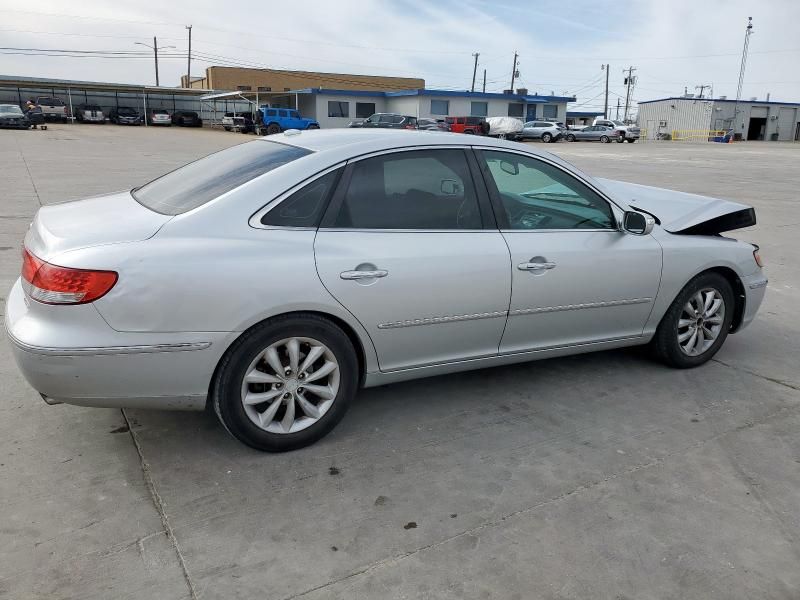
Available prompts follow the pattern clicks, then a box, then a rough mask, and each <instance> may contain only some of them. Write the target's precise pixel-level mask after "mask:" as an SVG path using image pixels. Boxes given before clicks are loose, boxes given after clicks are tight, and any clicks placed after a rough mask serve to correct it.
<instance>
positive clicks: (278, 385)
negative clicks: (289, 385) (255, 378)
mask: <svg viewBox="0 0 800 600" xmlns="http://www.w3.org/2000/svg"><path fill="white" fill-rule="evenodd" d="M282 387H283V384H282V383H281V382H280V381H279V382H278V383H276V384H275V389H276V390H279V389H281V388H282Z"/></svg>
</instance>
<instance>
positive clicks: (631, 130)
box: [593, 117, 641, 144]
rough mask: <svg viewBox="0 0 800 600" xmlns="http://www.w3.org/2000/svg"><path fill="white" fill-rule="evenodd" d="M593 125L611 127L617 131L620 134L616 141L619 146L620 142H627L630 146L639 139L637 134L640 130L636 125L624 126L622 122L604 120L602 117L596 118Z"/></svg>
mask: <svg viewBox="0 0 800 600" xmlns="http://www.w3.org/2000/svg"><path fill="white" fill-rule="evenodd" d="M593 125H605V126H606V127H613V128H614V129H615V130H616V131H619V132H620V133H619V137H618V138H617V141H618V142H619V143H620V144H621V143H622V142H629V143H631V144H632V143H633V142H635V141H636V140H638V139H639V134H640V133H641V130H640V129H639V128H638V127H637V126H636V125H626V124H625V123H624V122H623V121H614V120H612V119H604V118H603V117H597V118H596V119H595V120H594V123H593Z"/></svg>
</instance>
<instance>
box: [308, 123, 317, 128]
mask: <svg viewBox="0 0 800 600" xmlns="http://www.w3.org/2000/svg"><path fill="white" fill-rule="evenodd" d="M308 128H309V129H319V125H314V124H313V123H312V124H311V125H309V126H308Z"/></svg>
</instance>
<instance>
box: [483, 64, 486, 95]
mask: <svg viewBox="0 0 800 600" xmlns="http://www.w3.org/2000/svg"><path fill="white" fill-rule="evenodd" d="M483 93H484V94H485V93H486V69H484V70H483Z"/></svg>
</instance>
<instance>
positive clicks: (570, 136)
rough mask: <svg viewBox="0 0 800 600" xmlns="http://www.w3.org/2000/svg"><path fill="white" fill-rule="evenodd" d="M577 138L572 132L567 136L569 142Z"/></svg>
mask: <svg viewBox="0 0 800 600" xmlns="http://www.w3.org/2000/svg"><path fill="white" fill-rule="evenodd" d="M575 139H576V138H575V136H574V135H572V134H571V133H570V134H569V135H568V136H567V141H568V142H574V141H575Z"/></svg>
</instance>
